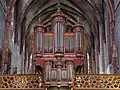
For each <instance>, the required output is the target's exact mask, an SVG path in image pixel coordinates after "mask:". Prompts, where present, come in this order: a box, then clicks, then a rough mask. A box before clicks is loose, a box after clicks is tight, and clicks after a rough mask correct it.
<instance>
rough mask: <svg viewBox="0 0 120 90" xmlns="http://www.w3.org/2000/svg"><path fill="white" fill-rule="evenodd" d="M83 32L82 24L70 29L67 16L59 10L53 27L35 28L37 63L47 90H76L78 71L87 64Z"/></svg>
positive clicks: (52, 24)
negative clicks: (71, 89) (50, 89)
mask: <svg viewBox="0 0 120 90" xmlns="http://www.w3.org/2000/svg"><path fill="white" fill-rule="evenodd" d="M83 30H84V27H83V26H82V25H81V24H80V23H79V22H77V23H76V25H74V26H70V25H68V24H67V16H66V15H65V14H63V13H62V12H61V11H60V10H59V9H58V11H57V12H56V13H55V14H53V15H52V16H51V25H50V26H46V27H44V25H42V24H38V25H36V26H35V28H34V31H35V33H34V60H35V64H36V67H38V66H39V67H40V72H41V73H42V74H43V75H44V80H45V85H46V86H58V87H59V86H72V83H73V76H74V75H75V73H76V70H75V68H76V67H77V66H79V65H83V60H84V56H83V54H84V49H83V48H84V31H83ZM41 68H42V70H41ZM37 70H38V68H37Z"/></svg>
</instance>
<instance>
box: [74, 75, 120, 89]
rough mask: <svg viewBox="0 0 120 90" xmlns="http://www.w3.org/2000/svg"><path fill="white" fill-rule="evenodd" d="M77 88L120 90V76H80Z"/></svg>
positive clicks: (76, 81)
mask: <svg viewBox="0 0 120 90" xmlns="http://www.w3.org/2000/svg"><path fill="white" fill-rule="evenodd" d="M75 88H83V89H89V88H91V89H92V88H93V89H95V88H96V89H112V90H113V89H117V88H120V76H117V75H78V76H76V78H75Z"/></svg>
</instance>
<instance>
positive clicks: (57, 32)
mask: <svg viewBox="0 0 120 90" xmlns="http://www.w3.org/2000/svg"><path fill="white" fill-rule="evenodd" d="M52 18H53V20H54V21H53V29H54V36H55V37H54V38H55V40H54V45H55V47H54V48H55V53H63V51H64V30H65V22H66V16H65V15H64V14H63V13H62V12H57V13H55V14H54V15H53V16H52Z"/></svg>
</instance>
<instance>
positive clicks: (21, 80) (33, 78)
mask: <svg viewBox="0 0 120 90" xmlns="http://www.w3.org/2000/svg"><path fill="white" fill-rule="evenodd" d="M42 87H43V82H42V78H41V76H40V75H4V76H3V75H1V76H0V88H6V89H7V88H8V89H17V88H18V89H22V88H24V89H29V88H42Z"/></svg>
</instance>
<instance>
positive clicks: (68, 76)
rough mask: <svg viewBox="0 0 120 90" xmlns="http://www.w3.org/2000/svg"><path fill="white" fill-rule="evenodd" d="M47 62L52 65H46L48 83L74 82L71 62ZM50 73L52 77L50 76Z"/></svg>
mask: <svg viewBox="0 0 120 90" xmlns="http://www.w3.org/2000/svg"><path fill="white" fill-rule="evenodd" d="M46 62H48V63H50V64H49V65H48V64H47V63H46V64H45V72H46V73H45V77H46V81H47V82H48V81H50V82H51V81H55V82H61V81H63V82H68V81H71V80H72V74H73V71H72V70H73V64H72V62H71V61H66V60H65V61H62V60H60V58H58V60H56V61H55V60H52V61H46ZM48 69H49V70H48ZM49 73H50V75H48V74H49Z"/></svg>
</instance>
